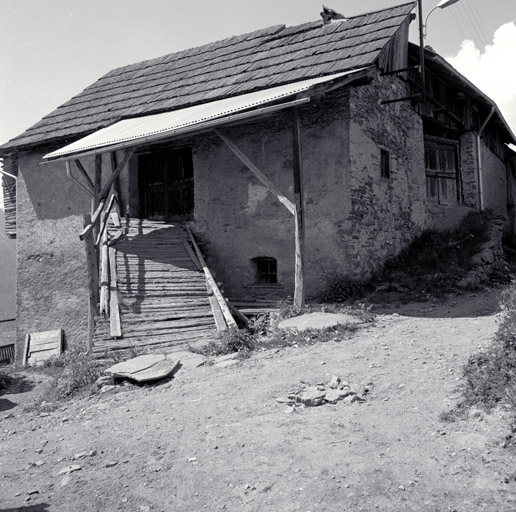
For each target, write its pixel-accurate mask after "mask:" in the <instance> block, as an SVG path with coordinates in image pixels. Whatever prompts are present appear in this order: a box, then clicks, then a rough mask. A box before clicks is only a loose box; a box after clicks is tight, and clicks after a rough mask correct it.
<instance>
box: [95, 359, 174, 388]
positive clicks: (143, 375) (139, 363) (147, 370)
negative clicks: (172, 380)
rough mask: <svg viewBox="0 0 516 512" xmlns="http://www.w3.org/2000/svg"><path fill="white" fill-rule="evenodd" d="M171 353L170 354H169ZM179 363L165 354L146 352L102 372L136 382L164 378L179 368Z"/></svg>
mask: <svg viewBox="0 0 516 512" xmlns="http://www.w3.org/2000/svg"><path fill="white" fill-rule="evenodd" d="M171 355H172V354H171ZM180 365H181V363H180V362H179V361H178V360H177V358H175V359H169V358H168V357H167V355H166V354H146V355H143V356H138V357H135V358H133V359H129V360H128V361H124V362H122V363H117V364H115V365H114V366H111V367H110V368H108V369H107V370H105V372H104V373H107V374H109V375H113V377H123V378H127V379H132V380H135V381H136V382H147V381H151V380H158V379H164V378H165V377H168V376H169V375H170V374H172V373H174V372H175V371H176V370H178V369H179V367H180Z"/></svg>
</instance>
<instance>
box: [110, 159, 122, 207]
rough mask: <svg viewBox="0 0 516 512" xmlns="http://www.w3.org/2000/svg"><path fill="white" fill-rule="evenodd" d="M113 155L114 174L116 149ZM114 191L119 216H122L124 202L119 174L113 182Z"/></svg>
mask: <svg viewBox="0 0 516 512" xmlns="http://www.w3.org/2000/svg"><path fill="white" fill-rule="evenodd" d="M110 155H111V157H110V158H111V173H112V174H114V173H115V171H116V168H117V164H118V162H117V158H116V151H112V152H111V153H110ZM113 192H114V194H115V199H116V204H115V208H116V212H117V213H118V216H119V217H122V204H121V203H120V175H118V176H117V178H116V179H115V182H114V183H113Z"/></svg>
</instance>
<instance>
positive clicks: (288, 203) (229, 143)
mask: <svg viewBox="0 0 516 512" xmlns="http://www.w3.org/2000/svg"><path fill="white" fill-rule="evenodd" d="M213 131H214V132H215V133H216V134H217V135H218V136H219V137H220V138H221V139H222V140H223V141H224V143H225V144H226V146H228V147H229V149H231V151H233V153H234V154H235V155H236V156H237V157H238V158H239V159H240V160H241V161H242V162H243V163H244V164H245V165H246V166H247V168H248V169H249V170H250V171H251V172H252V173H253V174H254V175H255V176H256V177H257V178H258V179H259V180H260V181H261V182H262V183H263V184H264V185H265V188H267V190H269V192H271V193H272V194H273V195H274V196H276V198H277V199H278V201H279V202H280V203H281V204H282V205H283V206H284V207H285V208H286V209H287V210H288V211H289V212H290V213H291V214H292V215H295V214H296V207H295V206H294V203H293V202H292V201H291V200H290V199H288V198H287V197H285V196H284V195H283V194H282V193H281V192H280V191H279V190H278V189H277V188H276V187H275V186H274V185H273V183H272V182H271V181H270V180H269V178H267V176H265V174H263V172H262V171H260V169H258V167H257V166H256V165H255V164H254V163H253V162H251V160H250V159H249V158H248V157H247V156H246V155H245V154H244V153H243V152H242V151H240V149H238V147H237V146H235V144H234V143H233V142H232V141H231V140H229V139H228V138H227V137H226V136H225V135H223V134H222V132H221V131H220V130H213Z"/></svg>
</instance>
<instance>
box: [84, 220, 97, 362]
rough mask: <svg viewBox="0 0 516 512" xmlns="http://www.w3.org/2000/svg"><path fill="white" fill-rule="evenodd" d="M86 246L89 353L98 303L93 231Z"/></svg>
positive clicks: (86, 223)
mask: <svg viewBox="0 0 516 512" xmlns="http://www.w3.org/2000/svg"><path fill="white" fill-rule="evenodd" d="M90 222H91V215H89V214H86V215H85V216H84V225H85V226H87V225H88V224H89V223H90ZM84 245H85V248H86V263H87V266H88V283H89V286H88V288H89V306H88V346H87V353H88V354H91V352H92V350H93V335H94V332H95V317H96V316H97V315H98V303H99V268H98V261H97V251H96V249H95V244H94V241H93V233H91V232H90V233H89V234H88V236H87V237H86V238H85V239H84Z"/></svg>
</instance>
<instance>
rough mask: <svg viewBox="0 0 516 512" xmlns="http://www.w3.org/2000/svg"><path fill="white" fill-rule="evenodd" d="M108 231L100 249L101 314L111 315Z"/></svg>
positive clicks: (104, 235) (103, 236)
mask: <svg viewBox="0 0 516 512" xmlns="http://www.w3.org/2000/svg"><path fill="white" fill-rule="evenodd" d="M107 236H108V235H107V231H104V234H103V235H102V246H101V248H100V283H99V286H100V308H99V312H100V314H104V315H106V316H107V315H109V253H108V249H109V246H108V240H107Z"/></svg>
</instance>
